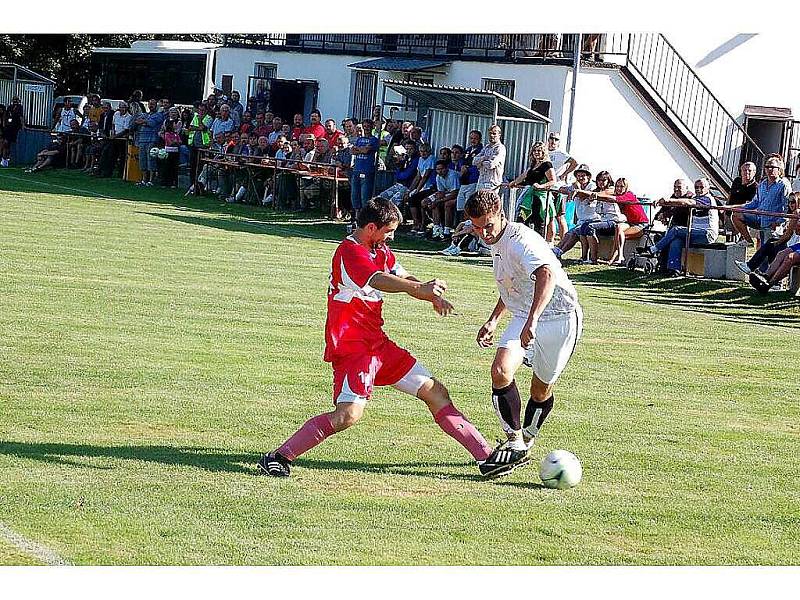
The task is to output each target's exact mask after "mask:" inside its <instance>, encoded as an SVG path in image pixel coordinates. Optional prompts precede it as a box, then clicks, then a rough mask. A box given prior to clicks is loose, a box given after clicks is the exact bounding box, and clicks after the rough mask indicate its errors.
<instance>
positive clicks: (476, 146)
mask: <svg viewBox="0 0 800 600" xmlns="http://www.w3.org/2000/svg"><path fill="white" fill-rule="evenodd" d="M481 150H483V134H482V133H481V132H480V131H478V130H477V129H473V130H472V131H470V132H469V144H468V145H467V147H466V148H465V149H464V162H466V163H468V164H473V161H474V160H475V157H476V156H478V154H480V153H481Z"/></svg>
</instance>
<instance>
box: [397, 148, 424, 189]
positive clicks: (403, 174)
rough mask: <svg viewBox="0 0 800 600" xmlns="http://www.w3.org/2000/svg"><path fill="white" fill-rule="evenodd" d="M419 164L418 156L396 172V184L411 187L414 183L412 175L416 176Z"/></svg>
mask: <svg viewBox="0 0 800 600" xmlns="http://www.w3.org/2000/svg"><path fill="white" fill-rule="evenodd" d="M418 164H419V156H415V157H414V158H412V159H411V160H410V161H408V164H407V165H406V166H405V167H403V168H402V169H399V170H398V171H397V183H402V184H403V185H404V186H406V187H407V188H408V187H411V183H412V182H413V181H414V175H416V174H417V165H418Z"/></svg>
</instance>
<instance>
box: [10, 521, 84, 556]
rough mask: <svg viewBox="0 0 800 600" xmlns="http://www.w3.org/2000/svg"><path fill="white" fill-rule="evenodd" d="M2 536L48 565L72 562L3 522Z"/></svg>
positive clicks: (25, 552) (17, 547)
mask: <svg viewBox="0 0 800 600" xmlns="http://www.w3.org/2000/svg"><path fill="white" fill-rule="evenodd" d="M0 537H2V538H3V539H4V540H6V541H7V542H8V543H10V544H11V545H12V546H14V547H15V548H16V549H17V550H20V551H21V552H23V553H24V554H27V555H28V556H32V557H33V558H36V559H38V560H40V561H42V562H43V563H45V564H46V565H48V566H68V565H70V564H71V563H69V562H68V561H66V560H64V559H63V558H61V557H60V556H59V555H58V553H57V552H56V551H55V550H52V549H50V548H48V547H47V546H43V545H42V544H39V543H38V542H34V541H33V540H29V539H28V538H26V537H25V536H22V535H20V534H18V533H17V532H16V531H14V530H13V529H10V528H9V527H7V526H6V525H4V524H3V523H0Z"/></svg>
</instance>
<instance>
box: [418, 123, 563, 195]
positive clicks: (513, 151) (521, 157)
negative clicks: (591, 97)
mask: <svg viewBox="0 0 800 600" xmlns="http://www.w3.org/2000/svg"><path fill="white" fill-rule="evenodd" d="M429 114H430V121H431V124H430V127H429V129H428V139H430V140H431V146H432V147H433V149H434V152H435V151H436V150H438V149H439V148H441V147H442V146H452V145H453V144H461V145H462V146H463V145H465V144H466V143H467V134H468V133H469V132H470V131H471V130H473V129H477V130H478V131H480V132H481V133H483V139H484V141H485V140H486V137H487V132H488V130H489V127H490V126H491V124H492V118H491V117H486V116H480V115H467V114H464V113H455V112H450V111H445V110H438V109H432V110H431V111H430V113H429ZM498 121H499V125H500V127H501V128H502V130H503V135H502V138H501V139H502V140H503V144H504V145H505V147H506V168H505V179H507V180H509V181H510V180H512V179H514V178H515V177H516V176H517V175H519V174H520V173H521V172H522V170H523V169H524V168H525V165H526V161H527V159H528V149H529V148H530V146H531V144H532V143H533V142H535V141H536V140H542V141H544V139H545V135H546V132H547V126H546V124H544V123H538V122H534V121H512V120H508V119H503V118H500V119H498Z"/></svg>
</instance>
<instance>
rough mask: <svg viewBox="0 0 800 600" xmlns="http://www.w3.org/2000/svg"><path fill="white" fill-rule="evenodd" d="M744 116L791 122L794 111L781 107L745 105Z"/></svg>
mask: <svg viewBox="0 0 800 600" xmlns="http://www.w3.org/2000/svg"><path fill="white" fill-rule="evenodd" d="M744 114H745V116H747V117H756V118H761V119H777V120H779V121H791V120H792V109H791V108H781V107H779V106H758V105H755V104H745V106H744Z"/></svg>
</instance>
